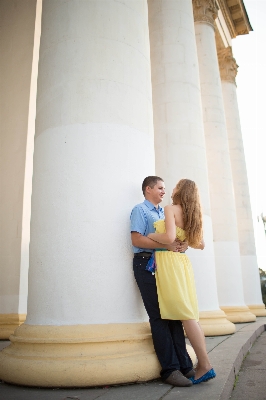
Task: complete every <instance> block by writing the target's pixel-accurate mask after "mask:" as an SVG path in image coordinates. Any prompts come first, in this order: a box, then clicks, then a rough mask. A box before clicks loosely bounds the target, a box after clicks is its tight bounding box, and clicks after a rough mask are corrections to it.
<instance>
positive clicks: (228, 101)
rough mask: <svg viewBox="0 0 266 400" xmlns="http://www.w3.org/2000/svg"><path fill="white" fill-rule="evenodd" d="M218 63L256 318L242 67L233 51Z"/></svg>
mask: <svg viewBox="0 0 266 400" xmlns="http://www.w3.org/2000/svg"><path fill="white" fill-rule="evenodd" d="M218 59H219V65H220V75H221V80H222V90H223V100H224V110H225V116H226V126H227V133H228V143H229V150H230V160H231V167H232V175H233V184H234V193H235V205H236V215H237V227H238V237H239V245H240V255H241V264H242V276H243V286H244V299H245V303H246V304H247V305H248V307H249V308H250V310H251V311H252V313H253V314H255V315H257V316H265V315H266V310H265V305H264V304H263V302H262V297H261V287H260V278H259V270H258V263H257V255H256V248H255V239H254V228H253V221H252V213H251V205H250V197H249V188H248V180H247V170H246V162H245V153H244V148H243V140H242V133H241V125H240V118H239V111H238V103H237V93H236V83H235V77H236V74H237V67H238V66H237V64H236V61H235V59H234V57H233V54H232V48H231V47H227V48H226V49H224V50H220V51H219V53H218Z"/></svg>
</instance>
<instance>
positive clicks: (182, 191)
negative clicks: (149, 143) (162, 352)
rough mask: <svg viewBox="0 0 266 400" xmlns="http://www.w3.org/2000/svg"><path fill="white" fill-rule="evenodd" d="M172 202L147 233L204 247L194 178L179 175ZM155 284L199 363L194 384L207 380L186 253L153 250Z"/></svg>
mask: <svg viewBox="0 0 266 400" xmlns="http://www.w3.org/2000/svg"><path fill="white" fill-rule="evenodd" d="M172 200H173V204H172V205H169V206H166V207H165V208H164V213H165V220H159V221H157V222H155V223H154V227H155V229H156V233H150V234H149V235H148V237H149V238H150V239H152V240H154V241H156V242H159V243H163V244H169V243H173V241H174V240H175V238H176V237H177V238H178V239H180V240H182V241H184V240H187V242H188V245H189V246H190V247H193V248H194V249H201V250H203V249H204V246H205V244H204V240H203V237H202V213H201V206H200V199H199V193H198V189H197V186H196V184H195V182H193V181H191V180H189V179H181V180H180V181H179V182H178V183H177V185H176V187H175V188H174V190H173V193H172ZM155 260H156V273H155V276H156V285H157V291H158V299H159V306H160V312H161V317H162V318H163V319H175V320H181V321H182V323H183V326H184V329H185V331H186V334H187V337H188V338H189V341H190V343H191V345H192V347H193V349H194V351H195V353H196V355H197V358H198V365H197V368H196V373H195V377H194V378H190V379H191V380H192V382H193V384H198V383H201V382H206V381H208V380H209V379H212V378H215V376H216V374H215V372H214V370H213V368H212V366H211V364H210V360H209V358H208V354H207V351H206V345H205V337H204V333H203V331H202V329H201V327H200V325H199V323H198V320H199V312H198V302H197V296H196V288H195V282H194V274H193V269H192V266H191V263H190V260H189V258H188V257H187V256H186V254H185V253H175V252H172V251H163V250H158V251H157V250H156V252H155Z"/></svg>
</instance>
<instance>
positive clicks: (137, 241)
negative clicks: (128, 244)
mask: <svg viewBox="0 0 266 400" xmlns="http://www.w3.org/2000/svg"><path fill="white" fill-rule="evenodd" d="M131 240H132V244H133V246H135V247H140V248H141V249H167V250H170V251H180V250H181V251H185V250H186V249H187V245H186V248H185V249H184V250H183V248H184V242H180V241H178V242H174V243H172V244H167V245H166V244H161V243H158V242H155V241H154V240H151V239H149V238H148V237H147V236H143V235H141V234H140V233H138V232H131Z"/></svg>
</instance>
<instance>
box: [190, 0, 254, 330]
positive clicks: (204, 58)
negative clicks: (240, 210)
mask: <svg viewBox="0 0 266 400" xmlns="http://www.w3.org/2000/svg"><path fill="white" fill-rule="evenodd" d="M193 6H194V18H195V31H196V41H197V50H198V59H199V71H200V84H201V98H202V107H203V121H204V130H205V138H206V149H207V160H208V173H209V183H210V198H211V215H212V221H213V233H214V250H215V264H216V274H217V286H218V298H219V304H220V307H221V309H222V310H224V311H225V312H226V314H227V317H228V318H229V319H230V320H231V321H232V322H243V321H252V320H255V316H254V315H253V314H252V313H250V311H249V309H248V307H247V306H246V305H245V302H244V295H243V286H242V272H241V263H240V252H239V243H238V233H237V222H236V210H235V204H234V192H233V182H232V174H231V165H230V157H229V148H228V141H227V132H226V123H225V115H224V108H223V98H222V88H221V81H220V74H219V66H218V59H217V53H216V44H215V36H214V19H215V18H216V17H217V6H216V2H215V1H214V0H213V1H207V0H200V1H196V0H193ZM236 282H237V285H236Z"/></svg>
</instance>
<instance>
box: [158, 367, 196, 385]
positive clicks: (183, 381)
mask: <svg viewBox="0 0 266 400" xmlns="http://www.w3.org/2000/svg"><path fill="white" fill-rule="evenodd" d="M164 382H165V383H168V384H169V385H172V386H180V387H182V386H192V385H193V383H192V382H191V381H190V380H189V379H187V378H186V377H184V375H183V374H182V373H181V372H180V371H178V370H176V371H173V372H172V373H171V375H169V376H168V378H167V379H165V381H164Z"/></svg>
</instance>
